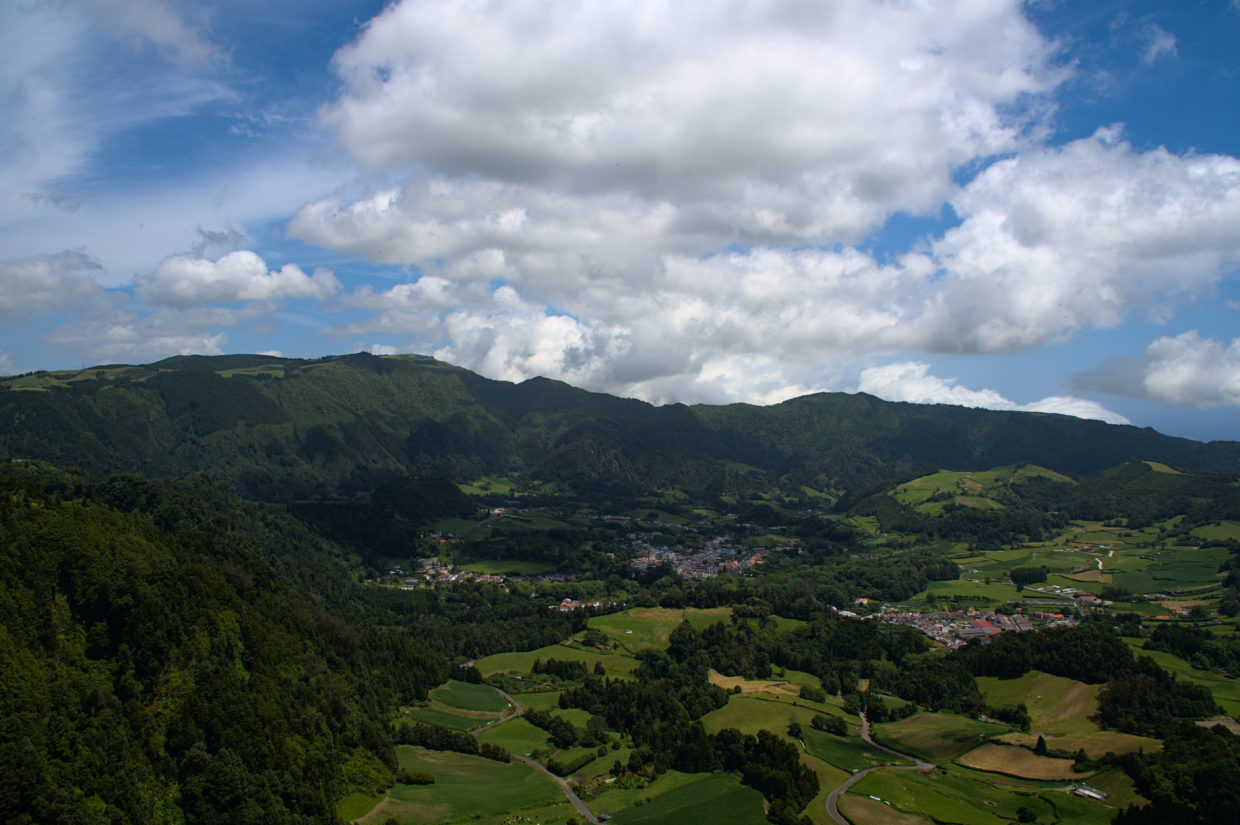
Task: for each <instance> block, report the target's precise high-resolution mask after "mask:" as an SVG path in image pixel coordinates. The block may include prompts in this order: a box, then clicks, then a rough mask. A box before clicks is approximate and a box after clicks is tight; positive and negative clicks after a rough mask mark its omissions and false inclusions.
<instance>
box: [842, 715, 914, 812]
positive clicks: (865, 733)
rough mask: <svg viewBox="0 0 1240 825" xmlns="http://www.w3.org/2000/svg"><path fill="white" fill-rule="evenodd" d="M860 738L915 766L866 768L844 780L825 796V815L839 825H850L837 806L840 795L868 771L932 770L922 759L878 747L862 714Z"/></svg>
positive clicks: (876, 766) (883, 746)
mask: <svg viewBox="0 0 1240 825" xmlns="http://www.w3.org/2000/svg"><path fill="white" fill-rule="evenodd" d="M861 738H862V740H864V741H865V743H866V744H867V745H870V746H871V747H875V748H878V749H879V750H880V751H883V752H885V753H889V754H891V755H892V756H898V757H900V758H901V759H909V760H911V761H913V762H915V763H916V764H914V765H875V766H874V767H872V768H866V769H865V770H861V771H857V772H856V773H854V774H853V775H852V776H850V777H848V779H847V780H845V781H844V783H843V784H842V785H840V786H839V787H838V788H836V789H835V790H833V791H831V793H829V794H827V813H829V814H831V818H832V819H834V820H835V821H836V822H838V823H839V825H851V823H850V822H849V821H848V819H847V818H846V817H845V816H844V815H843V814H841V813H840V809H839V804H838V803H839V798H840V795H841V794H843V793H846V792H847V791H848V789H849V788H851V787H852V786H853V785H856V784H857V783H858V782H860V781H861V780H862V779H863V778H864V777H865V776H866V774H868V773H870V771H928V770H931V769H933V768H934V764H933V763H931V762H927V761H926V760H924V759H919V758H917V757H916V756H911V755H910V754H907V753H900V752H899V751H898V750H893V749H892V748H889V747H887V746H886V745H880V744H879V743H877V742H875V741H874V740H873V739H871V738H870V720H869V719H867V718H865V714H864V713H863V714H861Z"/></svg>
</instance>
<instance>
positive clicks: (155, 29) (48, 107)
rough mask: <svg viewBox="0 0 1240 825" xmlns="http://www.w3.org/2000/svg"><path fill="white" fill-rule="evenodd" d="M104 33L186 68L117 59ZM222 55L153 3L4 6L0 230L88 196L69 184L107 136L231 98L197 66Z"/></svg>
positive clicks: (0, 7) (116, 0)
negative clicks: (150, 48)
mask: <svg viewBox="0 0 1240 825" xmlns="http://www.w3.org/2000/svg"><path fill="white" fill-rule="evenodd" d="M101 31H111V32H112V33H113V34H114V35H115V36H118V37H120V38H122V39H124V40H129V39H131V38H136V39H137V42H139V43H143V44H149V45H154V46H155V47H156V48H157V51H158V52H159V53H160V54H161V55H163V56H164V58H166V60H173V61H179V62H180V63H181V64H182V65H179V66H172V67H170V66H169V64H168V63H167V62H166V60H165V59H161V60H159V61H158V66H152V65H151V63H150V61H149V59H146V58H143V57H142V56H141V55H140V54H136V53H125V52H121V53H118V52H117V50H116V49H115V47H114V45H113V43H112V41H111V40H110V38H109V37H108V36H106V35H101V34H100V32H101ZM216 54H217V52H216V50H215V48H214V47H213V46H211V45H210V43H209V42H208V41H207V40H206V39H205V38H203V37H202V36H201V34H200V33H198V32H197V30H196V29H195V28H194V27H192V26H189V25H188V24H185V23H184V22H181V18H180V17H179V16H178V15H177V14H175V13H174V12H173V11H171V10H170V9H169V8H168V7H167V6H166V5H165V4H161V3H158V2H155V0H88V1H87V2H66V3H53V2H48V3H3V4H0V110H2V111H4V112H5V117H4V118H3V120H0V146H3V147H4V149H5V151H4V152H3V154H2V155H0V193H2V195H0V223H7V222H11V221H20V220H24V219H28V218H32V217H39V216H43V215H46V214H48V213H54V212H55V211H56V210H57V209H63V208H65V207H66V206H70V207H71V206H73V205H74V204H80V203H81V202H82V201H83V200H84V199H86V198H88V197H89V196H90V194H91V192H90V191H89V190H87V191H79V190H77V189H72V188H70V189H67V190H66V189H65V188H64V187H65V185H66V181H72V180H73V179H74V177H75V176H77V175H79V174H81V173H82V172H83V170H84V169H85V168H86V167H87V165H88V164H89V162H90V160H91V158H92V157H93V156H94V155H95V154H96V153H97V152H98V151H99V150H100V148H101V147H102V146H103V145H104V143H105V142H106V140H107V139H108V138H109V137H111V136H113V135H116V134H118V133H120V132H122V131H124V130H126V129H129V128H132V127H134V126H136V125H139V124H144V123H149V122H152V121H155V120H158V119H160V118H163V117H169V116H175V115H181V114H185V113H188V112H191V111H193V110H195V109H196V108H198V107H200V106H202V105H203V104H205V103H207V102H210V101H219V100H222V99H227V98H229V97H232V96H233V93H232V92H231V91H230V90H229V89H228V88H227V87H225V86H223V85H222V84H220V83H219V82H218V81H216V80H215V79H214V78H213V76H212V73H211V72H210V71H208V70H207V67H206V66H204V65H199V69H201V70H198V69H195V68H194V66H195V65H198V64H204V61H205V62H207V63H211V62H213V61H210V60H209V59H208V58H210V57H212V56H213V55H216ZM61 245H63V242H61V243H59V244H57V245H56V246H61ZM46 248H47V247H44V248H43V249H46ZM53 248H56V247H53ZM34 251H42V250H34ZM18 254H22V253H18Z"/></svg>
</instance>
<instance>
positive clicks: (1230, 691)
mask: <svg viewBox="0 0 1240 825" xmlns="http://www.w3.org/2000/svg"><path fill="white" fill-rule="evenodd" d="M1124 641H1125V642H1127V643H1128V645H1129V646H1130V647H1132V648H1133V651H1132V652H1133V653H1134V654H1135V655H1137V656H1149V657H1150V658H1151V659H1153V660H1154V662H1155V663H1157V664H1158V665H1159V666H1160V667H1163V668H1166V669H1167V670H1168V671H1170V672H1171V673H1173V674H1175V677H1176V678H1177V679H1184V680H1185V681H1188V682H1194V683H1196V684H1199V685H1205V686H1206V687H1208V688H1209V689H1210V692H1211V693H1213V694H1214V701H1215V702H1217V703H1218V704H1219V705H1220V706H1221V707H1222V708H1223V712H1224V713H1226V714H1227V715H1228V716H1236V717H1240V679H1229V678H1227V677H1226V676H1221V675H1219V674H1217V673H1214V672H1212V671H1209V670H1200V669H1198V668H1195V667H1193V666H1192V665H1190V664H1189V663H1188V662H1186V661H1184V660H1183V659H1181V658H1180V657H1179V656H1175V655H1173V654H1171V653H1164V652H1163V651H1161V650H1145V649H1144V648H1142V647H1141V645H1143V644H1144V641H1142V640H1141V639H1124Z"/></svg>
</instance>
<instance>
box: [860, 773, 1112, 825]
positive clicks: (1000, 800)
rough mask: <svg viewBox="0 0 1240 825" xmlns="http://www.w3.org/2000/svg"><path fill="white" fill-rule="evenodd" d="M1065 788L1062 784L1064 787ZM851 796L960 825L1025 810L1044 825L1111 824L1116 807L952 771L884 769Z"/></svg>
mask: <svg viewBox="0 0 1240 825" xmlns="http://www.w3.org/2000/svg"><path fill="white" fill-rule="evenodd" d="M1060 786H1061V787H1062V783H1060ZM849 795H856V796H867V797H869V796H872V797H876V798H877V800H878V801H880V802H883V803H886V804H888V805H890V806H891V807H892V808H894V809H895V810H897V811H900V812H902V813H905V814H912V815H915V816H920V817H924V818H926V819H929V820H931V821H934V822H951V823H960V825H1007V824H1008V823H1011V822H1014V821H1016V819H1017V811H1018V809H1020V808H1028V809H1030V810H1031V811H1033V812H1034V814H1035V815H1036V819H1035V820H1034V821H1036V822H1039V823H1065V825H1069V824H1070V825H1077V824H1078V823H1079V824H1080V825H1092V824H1093V823H1098V825H1102V823H1109V822H1110V821H1111V819H1112V817H1114V816H1115V813H1116V811H1115V809H1114V808H1111V807H1108V806H1106V805H1102V804H1099V803H1097V802H1093V801H1090V800H1086V799H1081V798H1079V797H1075V796H1072V795H1070V794H1068V793H1065V792H1063V791H1058V790H1052V789H1049V788H1040V787H1037V786H1033V785H1027V784H1024V783H1020V784H1015V783H1013V782H1012V780H1008V779H1005V778H1003V777H996V776H995V775H993V774H984V773H979V772H976V771H970V770H968V769H965V768H958V767H954V766H953V767H951V768H948V769H945V770H944V769H939V770H935V771H932V772H930V773H929V774H922V773H919V772H918V771H911V770H901V771H897V770H885V771H875V772H874V773H871V774H869V775H868V776H866V777H865V778H864V779H862V780H861V781H860V782H858V783H857V784H856V785H854V786H853V788H852V789H851V790H850V791H849Z"/></svg>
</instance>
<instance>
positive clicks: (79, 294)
mask: <svg viewBox="0 0 1240 825" xmlns="http://www.w3.org/2000/svg"><path fill="white" fill-rule="evenodd" d="M99 269H100V266H99V262H98V261H96V260H94V259H93V258H91V257H90V256H88V255H86V254H85V253H83V252H81V251H78V250H66V251H64V252H57V253H56V254H53V255H36V256H34V257H30V258H20V259H17V260H12V261H0V318H2V317H29V316H32V315H36V314H39V313H44V312H56V311H63V312H69V311H73V310H75V309H80V308H81V306H82V305H83V304H85V303H86V302H87V301H90V300H92V299H98V298H101V297H102V296H103V290H102V289H101V288H100V287H99V285H98V284H97V283H96V282H95V281H94V279H93V277H92V274H93V273H94V272H97V271H98V270H99Z"/></svg>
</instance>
